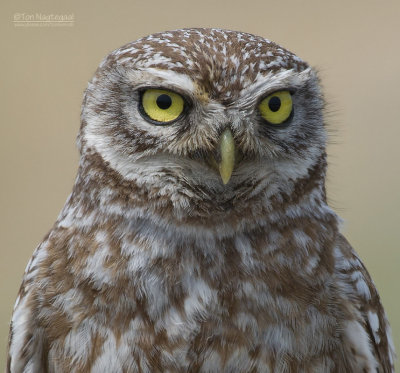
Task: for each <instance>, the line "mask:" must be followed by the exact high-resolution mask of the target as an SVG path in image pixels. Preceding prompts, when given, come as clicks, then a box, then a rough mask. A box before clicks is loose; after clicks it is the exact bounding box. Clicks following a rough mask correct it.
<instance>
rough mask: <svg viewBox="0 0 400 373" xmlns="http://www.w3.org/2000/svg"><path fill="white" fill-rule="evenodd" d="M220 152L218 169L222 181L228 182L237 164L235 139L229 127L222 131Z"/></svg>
mask: <svg viewBox="0 0 400 373" xmlns="http://www.w3.org/2000/svg"><path fill="white" fill-rule="evenodd" d="M218 153H219V154H218V155H219V157H218V158H219V159H217V164H218V170H219V173H220V175H221V178H222V182H223V183H224V184H227V183H228V181H229V180H230V178H231V176H232V172H233V168H234V166H235V140H234V138H233V135H232V132H231V130H230V129H229V128H226V129H225V130H224V132H222V135H221V138H220V140H219V145H218Z"/></svg>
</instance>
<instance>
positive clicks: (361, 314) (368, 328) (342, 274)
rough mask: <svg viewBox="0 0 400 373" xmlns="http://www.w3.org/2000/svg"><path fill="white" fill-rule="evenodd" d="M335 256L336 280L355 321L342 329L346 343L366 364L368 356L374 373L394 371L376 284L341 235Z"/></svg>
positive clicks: (384, 317)
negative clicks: (349, 344) (352, 345)
mask: <svg viewBox="0 0 400 373" xmlns="http://www.w3.org/2000/svg"><path fill="white" fill-rule="evenodd" d="M334 256H335V277H336V279H337V283H338V284H340V285H339V286H340V287H341V291H342V292H344V293H345V296H346V297H347V299H349V300H350V302H349V305H350V307H352V308H353V307H354V309H353V310H352V311H351V312H350V313H352V314H353V316H354V320H353V321H350V322H348V323H347V326H346V327H347V329H346V330H345V333H346V336H347V339H348V341H349V343H351V344H354V348H355V349H356V351H355V354H356V355H358V358H359V359H360V361H361V359H362V361H363V362H364V363H365V360H366V359H367V360H369V362H368V366H371V367H372V365H374V364H375V365H376V368H375V369H376V370H373V371H374V372H375V371H376V372H379V373H390V372H394V365H393V364H394V363H393V361H394V359H395V352H394V346H393V342H392V338H391V331H390V326H389V323H388V320H387V318H386V315H385V312H384V309H383V307H382V304H381V301H380V297H379V294H378V291H377V289H376V287H375V284H374V283H373V281H372V279H371V277H370V275H369V273H368V271H367V269H366V268H365V266H364V264H363V263H362V261H361V260H360V258H359V256H358V255H357V253H356V252H355V250H354V249H353V248H352V246H351V245H350V244H349V242H348V241H347V240H346V238H345V237H343V235H341V234H340V235H339V236H338V240H337V243H336V247H335V249H334ZM352 350H353V348H352ZM356 359H357V358H356ZM368 371H369V370H368Z"/></svg>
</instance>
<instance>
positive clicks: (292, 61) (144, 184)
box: [78, 29, 326, 221]
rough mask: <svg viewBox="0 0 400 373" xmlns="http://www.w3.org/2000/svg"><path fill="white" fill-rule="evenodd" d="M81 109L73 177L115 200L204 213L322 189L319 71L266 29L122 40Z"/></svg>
mask: <svg viewBox="0 0 400 373" xmlns="http://www.w3.org/2000/svg"><path fill="white" fill-rule="evenodd" d="M81 118H82V119H81V130H80V134H79V137H78V144H79V147H80V151H81V155H82V157H81V168H80V180H81V182H83V181H85V182H86V184H87V185H89V184H90V185H92V186H91V188H93V189H99V188H103V189H104V188H106V186H107V188H108V189H107V193H109V194H112V191H111V190H118V192H117V193H116V196H115V198H121V199H122V201H124V202H121V204H125V205H129V204H130V203H131V202H132V201H134V202H132V203H133V204H135V203H136V204H141V205H142V206H147V208H148V209H152V210H154V211H157V212H158V213H160V214H163V213H164V212H166V211H168V214H170V215H171V216H173V217H174V218H177V219H190V218H195V219H197V221H199V219H200V220H201V219H205V220H208V221H210V218H211V217H212V218H222V217H223V216H225V217H226V216H227V215H229V216H230V217H231V218H233V219H234V218H235V217H237V216H243V215H244V214H246V212H247V213H249V214H253V215H254V214H257V213H258V214H264V213H265V212H266V210H265V209H267V210H268V211H269V212H272V211H274V210H276V209H277V208H282V206H283V205H284V204H286V205H288V204H292V203H294V202H295V201H296V200H299V199H301V198H303V197H304V196H305V195H307V193H311V191H313V193H314V197H313V198H319V199H322V200H323V199H324V198H325V197H324V177H325V142H326V131H325V128H324V123H323V98H322V95H321V92H320V88H319V84H318V78H317V76H316V73H315V72H314V71H313V70H312V69H311V68H310V67H309V66H308V65H307V63H305V62H304V61H302V60H301V59H300V58H298V57H297V56H295V55H294V54H293V53H291V52H289V51H287V50H285V49H283V48H282V47H280V46H279V45H277V44H275V43H273V42H271V41H268V40H266V39H264V38H262V37H258V36H254V35H251V34H247V33H243V32H235V31H227V30H220V29H183V30H176V31H170V32H163V33H157V34H153V35H150V36H147V37H144V38H142V39H139V40H137V41H135V42H132V43H129V44H127V45H125V46H123V47H121V48H119V49H117V50H115V51H114V52H112V53H111V54H109V55H108V56H107V57H106V58H105V59H104V60H103V62H102V63H101V64H100V66H99V68H98V69H97V71H96V73H95V75H94V77H93V79H92V80H91V82H90V83H89V85H88V88H87V90H86V93H85V98H84V102H83V107H82V116H81ZM88 180H91V183H89V182H88ZM117 195H118V197H117ZM97 198H100V197H98V195H97ZM97 203H100V204H101V201H97Z"/></svg>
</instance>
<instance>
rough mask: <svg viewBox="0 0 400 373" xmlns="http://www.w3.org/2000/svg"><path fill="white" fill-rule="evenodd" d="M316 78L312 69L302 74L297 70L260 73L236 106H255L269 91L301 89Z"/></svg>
mask: <svg viewBox="0 0 400 373" xmlns="http://www.w3.org/2000/svg"><path fill="white" fill-rule="evenodd" d="M314 78H315V72H314V71H313V70H312V69H311V68H310V67H309V68H307V69H305V70H304V71H301V72H298V71H296V70H283V71H279V72H278V73H276V72H269V73H268V74H261V73H260V74H258V76H257V78H256V79H255V80H254V82H251V83H250V84H249V85H248V86H247V87H244V88H243V89H242V90H241V92H240V98H239V100H237V101H236V102H235V105H240V106H242V107H244V106H248V105H253V104H254V102H255V100H257V99H258V98H259V97H260V96H262V95H264V94H266V93H267V92H268V91H272V90H275V89H282V88H297V87H301V86H302V85H303V84H304V83H305V82H306V81H307V80H310V79H314Z"/></svg>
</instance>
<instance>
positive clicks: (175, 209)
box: [67, 152, 337, 233]
mask: <svg viewBox="0 0 400 373" xmlns="http://www.w3.org/2000/svg"><path fill="white" fill-rule="evenodd" d="M325 169H326V155H325V154H324V155H323V156H322V157H321V159H320V160H319V162H317V163H316V164H315V165H314V166H312V167H310V169H309V170H308V175H306V176H305V177H304V178H302V179H298V180H295V181H289V182H288V183H287V185H285V186H284V187H276V188H275V190H274V191H273V192H271V191H270V192H269V193H267V192H264V193H263V192H262V191H261V192H259V193H258V194H254V193H251V192H253V190H252V189H253V188H254V186H253V185H249V186H244V187H243V188H248V190H245V189H243V190H240V191H239V192H238V193H237V194H238V195H239V197H237V196H234V197H232V198H226V199H224V200H222V201H218V200H216V199H215V198H214V196H213V195H211V194H210V195H207V193H201V194H199V195H196V193H195V192H194V191H190V193H187V194H185V193H184V192H182V193H180V192H177V193H175V194H174V195H172V196H171V195H167V194H165V193H162V192H161V190H160V188H159V187H158V188H154V189H149V188H146V187H145V186H143V185H142V186H141V185H139V184H138V183H136V182H135V181H131V180H126V179H123V178H122V177H121V175H119V174H118V173H117V172H115V171H114V170H112V169H111V168H110V167H109V165H108V164H107V163H106V162H104V160H103V159H102V158H101V157H100V156H99V155H98V154H97V153H90V152H88V154H87V155H86V156H84V157H82V159H81V164H80V169H79V173H78V177H77V180H76V183H75V186H74V190H73V193H72V195H71V198H70V200H69V201H68V203H67V205H68V206H73V207H74V209H76V210H79V211H80V214H81V215H82V216H83V217H84V216H91V217H92V218H93V219H94V220H96V222H97V223H99V221H100V220H101V219H104V220H105V221H110V220H115V221H125V222H127V223H130V224H133V223H134V222H135V221H141V222H144V221H147V222H148V223H150V222H151V224H152V225H153V226H154V227H156V226H157V225H159V226H160V227H169V229H174V228H175V229H177V230H181V229H184V230H186V231H190V230H191V229H194V230H195V231H197V232H198V231H199V230H204V231H211V232H212V231H214V232H215V231H226V232H231V233H237V232H238V231H246V230H252V229H256V228H257V227H259V226H268V225H271V224H272V225H281V226H284V225H290V226H294V225H295V222H296V221H297V220H298V219H303V218H304V219H310V220H313V221H325V220H326V219H327V218H328V219H330V218H331V217H334V218H335V219H337V217H336V215H335V214H334V213H333V211H332V210H331V209H330V208H329V207H328V206H327V204H326V196H325V183H324V180H325ZM246 192H248V193H247V194H248V195H251V197H248V198H243V199H241V198H240V195H244V194H246Z"/></svg>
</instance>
